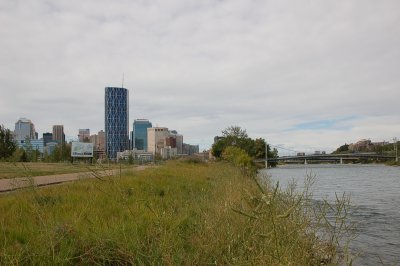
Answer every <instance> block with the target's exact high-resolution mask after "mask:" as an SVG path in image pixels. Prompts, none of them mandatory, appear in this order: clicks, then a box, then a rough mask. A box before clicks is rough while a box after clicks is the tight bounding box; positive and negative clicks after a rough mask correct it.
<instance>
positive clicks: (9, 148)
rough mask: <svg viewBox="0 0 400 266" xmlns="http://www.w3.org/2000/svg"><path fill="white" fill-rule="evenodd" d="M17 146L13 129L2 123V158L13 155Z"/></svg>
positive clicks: (0, 128) (0, 141) (0, 147)
mask: <svg viewBox="0 0 400 266" xmlns="http://www.w3.org/2000/svg"><path fill="white" fill-rule="evenodd" d="M16 148H17V145H16V143H15V142H14V141H13V136H12V133H11V131H10V130H9V129H7V128H5V127H4V126H3V125H0V159H7V158H8V157H11V156H12V155H13V153H14V151H15V150H16Z"/></svg>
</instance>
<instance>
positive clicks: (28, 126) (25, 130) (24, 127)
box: [14, 118, 37, 141]
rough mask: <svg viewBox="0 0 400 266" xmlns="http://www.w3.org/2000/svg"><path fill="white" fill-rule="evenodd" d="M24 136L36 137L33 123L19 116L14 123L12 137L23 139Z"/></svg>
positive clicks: (17, 139)
mask: <svg viewBox="0 0 400 266" xmlns="http://www.w3.org/2000/svg"><path fill="white" fill-rule="evenodd" d="M26 138H28V139H37V133H36V131H35V125H34V124H33V123H32V121H31V120H29V119H26V118H20V119H19V120H18V121H17V122H16V123H15V130H14V139H15V140H16V141H25V139H26Z"/></svg>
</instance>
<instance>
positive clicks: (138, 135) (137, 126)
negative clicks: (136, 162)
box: [132, 119, 152, 151]
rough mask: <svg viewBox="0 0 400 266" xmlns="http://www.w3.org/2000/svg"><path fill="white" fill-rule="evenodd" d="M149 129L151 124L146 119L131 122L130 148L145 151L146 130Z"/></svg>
mask: <svg viewBox="0 0 400 266" xmlns="http://www.w3.org/2000/svg"><path fill="white" fill-rule="evenodd" d="M151 127H152V124H151V122H150V121H149V120H147V119H136V120H135V121H134V122H133V131H132V148H136V149H138V150H145V151H147V129H148V128H151Z"/></svg>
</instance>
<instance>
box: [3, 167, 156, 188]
mask: <svg viewBox="0 0 400 266" xmlns="http://www.w3.org/2000/svg"><path fill="white" fill-rule="evenodd" d="M148 167H149V166H138V167H135V168H133V169H134V170H136V171H141V170H144V169H146V168H148ZM124 170H127V169H123V170H122V171H124ZM129 170H131V169H129ZM118 173H119V170H118V169H117V170H104V171H101V172H96V175H99V176H109V175H113V174H118ZM94 177H95V176H94V175H93V172H83V173H82V172H81V173H71V174H57V175H46V176H34V177H17V178H10V179H0V193H3V192H9V191H13V190H17V189H21V188H25V187H29V186H38V187H41V186H49V185H56V184H61V183H65V182H71V181H76V180H80V179H85V178H94Z"/></svg>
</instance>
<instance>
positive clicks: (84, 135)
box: [78, 128, 90, 142]
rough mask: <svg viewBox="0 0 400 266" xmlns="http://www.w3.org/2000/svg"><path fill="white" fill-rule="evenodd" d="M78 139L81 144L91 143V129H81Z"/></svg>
mask: <svg viewBox="0 0 400 266" xmlns="http://www.w3.org/2000/svg"><path fill="white" fill-rule="evenodd" d="M78 138H79V141H80V142H89V140H90V139H89V138H90V129H89V128H84V129H83V128H81V129H79V134H78Z"/></svg>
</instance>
